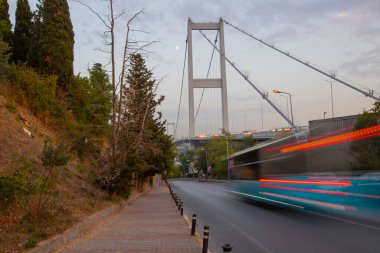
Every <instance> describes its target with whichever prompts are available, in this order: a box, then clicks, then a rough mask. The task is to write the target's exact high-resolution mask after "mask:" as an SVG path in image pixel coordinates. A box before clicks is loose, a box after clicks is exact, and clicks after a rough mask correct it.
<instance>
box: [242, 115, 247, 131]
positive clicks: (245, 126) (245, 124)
mask: <svg viewBox="0 0 380 253" xmlns="http://www.w3.org/2000/svg"><path fill="white" fill-rule="evenodd" d="M240 111H242V112H243V116H244V131H247V121H246V120H245V111H244V110H240Z"/></svg>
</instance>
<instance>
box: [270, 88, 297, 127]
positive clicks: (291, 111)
mask: <svg viewBox="0 0 380 253" xmlns="http://www.w3.org/2000/svg"><path fill="white" fill-rule="evenodd" d="M273 93H281V94H286V95H288V96H289V100H290V115H291V117H292V125H294V119H293V103H292V94H291V93H290V92H285V91H279V90H273Z"/></svg>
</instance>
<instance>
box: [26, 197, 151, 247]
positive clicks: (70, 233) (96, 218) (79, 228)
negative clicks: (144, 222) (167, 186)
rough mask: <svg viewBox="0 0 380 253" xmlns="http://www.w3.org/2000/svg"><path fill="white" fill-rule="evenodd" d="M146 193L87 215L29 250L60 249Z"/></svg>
mask: <svg viewBox="0 0 380 253" xmlns="http://www.w3.org/2000/svg"><path fill="white" fill-rule="evenodd" d="M145 193H146V192H144V193H138V194H135V195H133V196H131V197H130V198H129V199H128V200H126V201H123V203H120V204H115V205H113V206H110V207H108V208H106V209H104V210H102V211H99V212H97V213H95V214H93V215H91V216H89V217H87V218H86V219H85V220H84V221H82V222H80V223H78V224H75V225H74V226H73V227H71V228H69V229H67V230H65V231H64V232H63V233H62V234H58V235H56V236H54V237H52V238H50V239H47V240H45V241H42V242H40V243H38V245H37V247H36V248H34V249H32V250H30V251H27V252H28V253H50V252H53V251H55V250H58V249H60V248H62V247H64V246H66V245H67V244H68V243H69V242H71V241H73V240H75V239H77V238H78V237H80V236H82V235H84V234H86V233H88V232H90V231H91V230H92V229H94V228H95V227H96V226H97V225H98V224H100V223H102V222H104V221H105V220H107V219H108V218H110V217H112V216H113V215H115V214H117V213H120V212H121V210H122V209H123V208H124V207H125V206H127V205H130V204H132V203H133V202H134V201H135V200H136V199H137V198H138V197H139V196H141V195H143V194H145Z"/></svg>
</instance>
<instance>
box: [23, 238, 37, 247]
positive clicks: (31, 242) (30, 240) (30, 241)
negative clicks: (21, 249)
mask: <svg viewBox="0 0 380 253" xmlns="http://www.w3.org/2000/svg"><path fill="white" fill-rule="evenodd" d="M37 243H38V241H37V239H36V238H35V237H34V236H33V235H32V236H29V237H28V239H26V242H25V245H24V246H25V248H27V249H31V248H34V247H36V246H37Z"/></svg>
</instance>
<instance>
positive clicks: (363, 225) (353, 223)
mask: <svg viewBox="0 0 380 253" xmlns="http://www.w3.org/2000/svg"><path fill="white" fill-rule="evenodd" d="M226 191H228V192H232V193H237V194H240V195H245V196H249V197H254V198H259V199H265V200H269V201H273V202H278V203H281V204H287V205H290V204H288V203H285V202H281V201H275V200H271V199H266V198H262V197H259V196H256V195H251V194H246V193H241V192H235V191H229V190H226ZM292 206H293V205H292ZM296 207H298V206H296ZM301 208H302V209H303V207H301ZM304 211H305V212H307V213H311V214H314V215H319V216H322V217H325V218H329V219H333V220H337V221H341V222H345V223H348V224H351V225H356V226H360V227H365V228H370V229H373V230H376V231H380V228H379V227H375V226H371V225H367V224H363V223H359V222H356V221H351V220H347V219H343V218H338V217H334V216H330V215H326V214H321V213H317V212H313V211H309V210H305V209H304Z"/></svg>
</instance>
